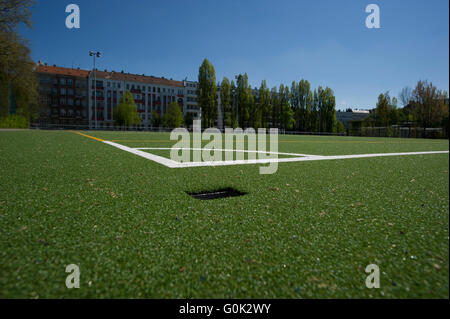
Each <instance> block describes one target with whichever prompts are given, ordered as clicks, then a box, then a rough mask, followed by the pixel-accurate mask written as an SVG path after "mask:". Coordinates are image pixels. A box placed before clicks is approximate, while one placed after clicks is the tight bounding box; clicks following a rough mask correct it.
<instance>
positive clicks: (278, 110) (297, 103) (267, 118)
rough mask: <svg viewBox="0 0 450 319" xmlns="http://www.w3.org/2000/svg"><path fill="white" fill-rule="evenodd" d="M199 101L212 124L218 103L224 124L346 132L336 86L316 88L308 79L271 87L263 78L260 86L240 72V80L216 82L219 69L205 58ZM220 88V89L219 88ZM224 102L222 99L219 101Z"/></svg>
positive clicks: (205, 122) (205, 120) (205, 119)
mask: <svg viewBox="0 0 450 319" xmlns="http://www.w3.org/2000/svg"><path fill="white" fill-rule="evenodd" d="M198 85H199V87H198V103H199V106H200V107H201V109H202V125H203V126H205V127H212V126H214V125H215V123H216V120H217V118H218V107H217V106H218V105H219V106H220V111H221V113H222V121H223V123H217V124H218V125H219V126H220V125H221V124H223V125H221V126H224V127H233V128H236V127H241V128H247V127H253V128H269V127H276V128H280V129H284V130H296V131H308V132H329V133H331V132H343V131H344V126H343V125H342V123H340V122H336V98H335V96H334V93H333V90H332V89H330V88H328V87H326V88H323V87H321V86H319V87H318V88H317V89H314V90H312V89H311V85H310V83H309V82H308V81H307V80H304V79H302V80H301V81H300V82H295V81H293V82H292V84H291V86H290V87H289V86H285V85H283V84H281V85H280V86H279V87H273V88H271V89H270V88H269V87H268V86H267V82H266V81H265V80H263V81H262V82H261V85H260V87H259V88H255V89H253V88H252V87H251V86H250V85H249V84H248V76H247V74H246V73H245V74H239V75H238V76H236V82H234V80H231V81H230V80H229V79H228V78H226V77H224V78H223V80H222V81H221V82H220V83H219V84H216V76H215V70H214V67H213V66H212V64H211V63H210V62H209V61H208V60H207V59H205V60H204V61H203V63H202V65H201V66H200V69H199V76H198ZM218 88H219V90H218ZM219 102H220V103H219Z"/></svg>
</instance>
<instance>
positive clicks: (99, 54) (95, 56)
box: [89, 51, 102, 129]
mask: <svg viewBox="0 0 450 319" xmlns="http://www.w3.org/2000/svg"><path fill="white" fill-rule="evenodd" d="M101 55H102V53H101V52H100V51H97V52H94V51H89V56H92V57H93V58H94V117H95V122H94V123H95V129H97V74H96V68H95V58H99V57H101Z"/></svg>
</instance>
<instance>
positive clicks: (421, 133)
mask: <svg viewBox="0 0 450 319" xmlns="http://www.w3.org/2000/svg"><path fill="white" fill-rule="evenodd" d="M30 128H31V129H41V130H81V131H83V130H91V131H95V130H98V131H137V132H171V131H172V129H171V128H168V127H151V126H149V127H146V126H143V125H137V126H104V127H99V128H97V129H96V128H94V127H92V126H89V125H77V124H43V123H31V125H30ZM186 129H187V130H188V131H190V132H192V128H191V127H187V128H186ZM219 130H220V131H221V132H222V133H224V132H225V130H224V129H219ZM278 133H279V134H284V135H319V136H366V137H396V138H441V139H445V138H448V131H446V130H445V129H443V128H425V129H424V128H421V127H396V126H393V127H362V128H358V129H348V130H347V131H346V132H342V133H331V132H303V131H289V130H284V129H279V130H278Z"/></svg>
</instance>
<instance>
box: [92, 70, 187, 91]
mask: <svg viewBox="0 0 450 319" xmlns="http://www.w3.org/2000/svg"><path fill="white" fill-rule="evenodd" d="M96 76H97V78H100V79H106V80H115V81H127V82H140V83H149V84H159V85H166V86H178V87H184V85H183V82H182V81H175V80H169V79H164V78H157V77H154V76H147V75H138V74H129V73H122V72H103V71H96Z"/></svg>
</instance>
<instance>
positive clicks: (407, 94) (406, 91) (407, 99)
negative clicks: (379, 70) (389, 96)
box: [398, 86, 413, 106]
mask: <svg viewBox="0 0 450 319" xmlns="http://www.w3.org/2000/svg"><path fill="white" fill-rule="evenodd" d="M398 97H399V99H400V102H402V105H403V106H406V105H408V104H409V103H411V100H412V97H413V95H412V89H411V88H410V87H409V86H405V87H404V88H403V89H402V90H401V92H400V94H399V95H398Z"/></svg>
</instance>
